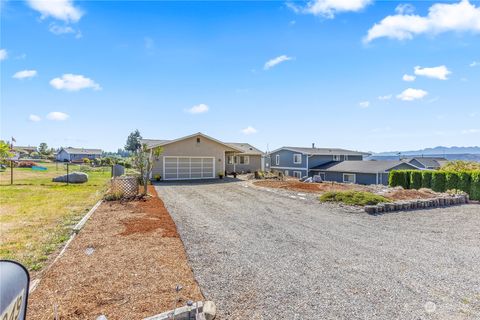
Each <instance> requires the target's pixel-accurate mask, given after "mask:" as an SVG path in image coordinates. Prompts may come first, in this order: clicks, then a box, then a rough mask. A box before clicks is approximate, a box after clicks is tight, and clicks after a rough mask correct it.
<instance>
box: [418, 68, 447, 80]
mask: <svg viewBox="0 0 480 320" xmlns="http://www.w3.org/2000/svg"><path fill="white" fill-rule="evenodd" d="M450 73H452V72H451V71H450V70H448V69H447V67H446V66H438V67H432V68H422V67H420V66H416V67H415V74H416V75H417V76H424V77H428V78H434V79H440V80H447V79H448V78H447V76H448V75H449V74H450Z"/></svg>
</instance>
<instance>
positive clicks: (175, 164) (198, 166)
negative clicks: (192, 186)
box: [163, 156, 215, 180]
mask: <svg viewBox="0 0 480 320" xmlns="http://www.w3.org/2000/svg"><path fill="white" fill-rule="evenodd" d="M163 161H164V165H163V168H164V173H163V178H164V180H190V179H212V178H215V172H214V164H215V158H214V157H185V156H181V157H173V156H168V157H164V158H163Z"/></svg>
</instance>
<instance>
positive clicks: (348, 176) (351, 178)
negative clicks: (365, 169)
mask: <svg viewBox="0 0 480 320" xmlns="http://www.w3.org/2000/svg"><path fill="white" fill-rule="evenodd" d="M356 180H357V179H356V175H355V173H344V174H343V182H344V183H355V181H356Z"/></svg>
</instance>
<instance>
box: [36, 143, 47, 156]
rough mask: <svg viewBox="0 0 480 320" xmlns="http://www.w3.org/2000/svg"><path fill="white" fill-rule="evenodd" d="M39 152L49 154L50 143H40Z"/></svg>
mask: <svg viewBox="0 0 480 320" xmlns="http://www.w3.org/2000/svg"><path fill="white" fill-rule="evenodd" d="M38 153H40V154H41V155H45V156H46V155H48V145H47V144H46V143H45V142H42V143H40V146H38Z"/></svg>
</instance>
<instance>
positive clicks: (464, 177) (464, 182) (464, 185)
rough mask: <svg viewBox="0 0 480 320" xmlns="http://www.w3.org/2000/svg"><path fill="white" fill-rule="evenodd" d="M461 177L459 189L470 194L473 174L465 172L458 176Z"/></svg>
mask: <svg viewBox="0 0 480 320" xmlns="http://www.w3.org/2000/svg"><path fill="white" fill-rule="evenodd" d="M458 176H459V180H460V181H459V183H458V189H460V190H462V191H464V192H467V193H469V192H470V182H471V180H472V173H471V172H467V171H463V172H460V173H459V174H458Z"/></svg>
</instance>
